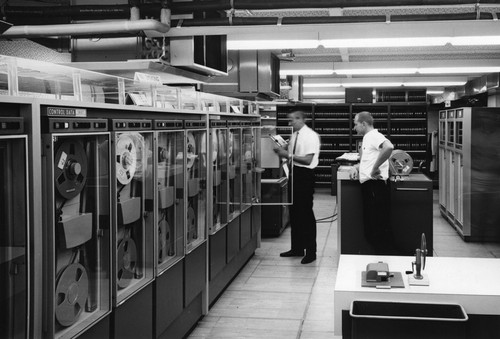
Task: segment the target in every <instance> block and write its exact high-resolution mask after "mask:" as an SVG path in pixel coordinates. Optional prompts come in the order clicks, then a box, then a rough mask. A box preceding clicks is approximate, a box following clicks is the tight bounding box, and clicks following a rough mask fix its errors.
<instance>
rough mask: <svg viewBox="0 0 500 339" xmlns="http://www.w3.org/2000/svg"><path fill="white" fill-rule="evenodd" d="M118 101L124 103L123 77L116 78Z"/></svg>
mask: <svg viewBox="0 0 500 339" xmlns="http://www.w3.org/2000/svg"><path fill="white" fill-rule="evenodd" d="M118 103H119V104H120V105H125V79H123V78H118Z"/></svg>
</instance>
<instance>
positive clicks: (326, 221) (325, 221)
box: [316, 203, 338, 224]
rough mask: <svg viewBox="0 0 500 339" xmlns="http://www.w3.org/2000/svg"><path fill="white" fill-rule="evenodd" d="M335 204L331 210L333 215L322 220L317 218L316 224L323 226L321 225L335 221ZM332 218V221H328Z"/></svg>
mask: <svg viewBox="0 0 500 339" xmlns="http://www.w3.org/2000/svg"><path fill="white" fill-rule="evenodd" d="M337 214H338V213H337V203H335V208H334V209H333V214H332V215H330V216H328V217H324V218H319V219H316V223H320V224H323V223H331V222H334V221H335V220H337V218H336V216H337ZM330 218H332V220H328V219H330Z"/></svg>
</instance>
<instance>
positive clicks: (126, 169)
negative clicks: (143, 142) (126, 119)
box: [116, 134, 137, 185]
mask: <svg viewBox="0 0 500 339" xmlns="http://www.w3.org/2000/svg"><path fill="white" fill-rule="evenodd" d="M136 169H137V148H136V147H135V143H134V141H133V140H132V138H131V137H130V136H128V135H126V134H121V135H119V136H118V140H117V141H116V179H117V180H118V182H120V184H122V185H127V184H128V183H130V182H131V181H132V179H133V178H134V174H135V171H136Z"/></svg>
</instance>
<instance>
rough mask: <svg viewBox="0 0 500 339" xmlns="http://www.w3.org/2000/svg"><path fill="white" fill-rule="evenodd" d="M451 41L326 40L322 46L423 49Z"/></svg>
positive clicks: (441, 39)
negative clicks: (423, 47) (422, 47)
mask: <svg viewBox="0 0 500 339" xmlns="http://www.w3.org/2000/svg"><path fill="white" fill-rule="evenodd" d="M449 40H450V38H449V37H416V38H406V37H401V38H361V39H324V40H320V44H321V45H323V46H324V47H326V48H377V47H421V46H444V45H446V44H447V43H448V41H449Z"/></svg>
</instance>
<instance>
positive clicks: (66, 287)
mask: <svg viewBox="0 0 500 339" xmlns="http://www.w3.org/2000/svg"><path fill="white" fill-rule="evenodd" d="M88 294H89V279H88V274H87V270H86V269H85V267H83V266H82V265H81V264H78V263H74V264H71V265H68V266H67V267H66V268H64V270H63V271H62V273H61V274H60V276H59V279H58V281H57V285H56V292H55V298H56V308H55V316H56V319H57V321H58V322H59V324H61V325H62V326H65V327H67V326H71V325H73V324H74V323H75V322H76V321H77V320H78V318H79V317H80V314H81V313H82V311H83V308H84V306H85V302H86V301H87V297H88Z"/></svg>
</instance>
